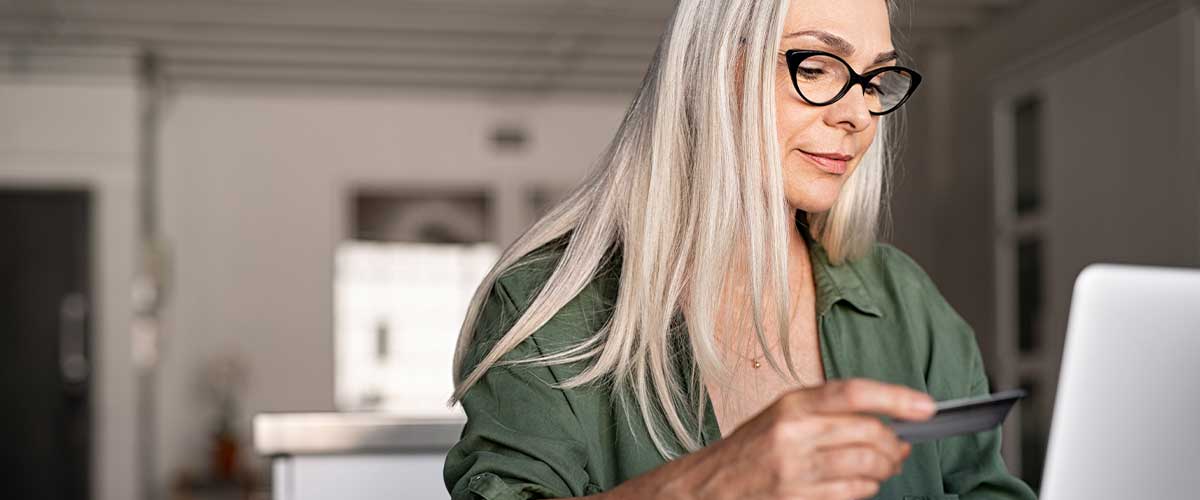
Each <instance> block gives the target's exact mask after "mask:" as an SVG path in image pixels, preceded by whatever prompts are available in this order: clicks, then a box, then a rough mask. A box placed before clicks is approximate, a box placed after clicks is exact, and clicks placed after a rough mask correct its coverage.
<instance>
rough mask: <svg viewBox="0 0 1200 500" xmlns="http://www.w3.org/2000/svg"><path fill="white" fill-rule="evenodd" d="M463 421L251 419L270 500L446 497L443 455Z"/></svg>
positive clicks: (321, 416)
mask: <svg viewBox="0 0 1200 500" xmlns="http://www.w3.org/2000/svg"><path fill="white" fill-rule="evenodd" d="M464 423H465V420H449V419H419V418H411V417H400V416H395V415H387V414H381V413H275V414H260V415H256V416H255V417H254V448H255V450H256V451H257V452H258V453H259V454H261V455H264V456H268V457H271V470H272V490H273V491H272V493H273V497H274V498H275V499H276V500H316V499H327V498H336V499H339V500H340V499H345V500H375V499H379V500H383V499H389V500H394V499H396V498H420V499H448V498H449V494H447V493H446V487H445V484H444V483H443V481H442V465H443V464H444V463H445V460H446V452H447V451H449V450H450V447H452V446H453V445H454V443H456V442H458V438H459V436H460V434H461V433H462V427H463V424H464Z"/></svg>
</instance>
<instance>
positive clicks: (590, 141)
mask: <svg viewBox="0 0 1200 500" xmlns="http://www.w3.org/2000/svg"><path fill="white" fill-rule="evenodd" d="M627 103H628V98H627V97H623V96H622V97H612V98H583V99H582V100H581V98H579V97H575V98H571V99H569V100H568V99H566V98H563V99H555V98H549V99H541V100H513V99H507V100H503V99H500V98H493V97H488V96H463V95H433V94H419V93H418V94H414V93H384V92H373V93H357V94H356V93H351V92H348V91H341V92H333V91H302V90H287V89H243V90H235V89H222V88H215V87H204V88H200V87H182V88H179V89H176V90H175V91H174V92H173V94H172V97H171V98H170V102H169V103H168V104H167V106H166V112H165V118H164V120H163V130H162V136H161V137H162V154H163V172H162V182H163V192H162V197H163V206H164V218H163V225H164V232H165V233H166V238H167V240H168V242H169V244H170V246H171V247H172V249H173V253H174V268H173V269H174V273H175V276H174V278H173V283H172V292H171V296H170V298H169V302H168V310H167V313H166V325H167V327H166V328H167V336H168V337H167V341H166V342H167V345H166V353H165V360H164V363H165V367H164V373H163V379H162V383H161V387H160V390H161V397H160V401H159V405H160V409H159V411H160V415H161V422H162V423H161V425H162V427H161V432H162V435H163V440H162V441H161V443H160V456H161V457H162V459H163V465H162V469H161V470H162V471H163V473H164V474H166V473H168V472H169V471H173V470H175V469H176V468H177V467H179V466H190V467H199V466H201V465H202V463H197V461H198V460H202V459H203V457H204V455H203V453H204V439H205V436H206V432H207V429H208V427H207V425H208V421H207V420H206V419H207V418H209V415H208V414H206V413H205V410H204V408H203V407H202V406H200V403H199V402H198V400H197V398H196V396H195V395H196V390H195V386H196V385H197V377H198V376H199V373H200V371H201V369H202V366H203V364H204V363H205V362H206V360H208V359H210V357H212V356H214V355H221V354H225V353H231V352H232V353H236V354H237V355H238V356H241V357H242V358H243V361H245V362H246V363H247V364H248V365H249V367H250V370H251V373H250V377H249V379H250V382H249V389H248V393H247V395H246V398H245V407H244V408H242V414H243V422H248V419H249V417H250V416H251V415H253V414H255V413H258V412H265V411H323V410H333V409H334V381H333V374H334V366H333V360H334V342H333V332H332V327H333V323H334V319H333V317H332V311H333V300H334V297H333V274H332V273H333V264H334V246H335V244H336V243H337V242H338V241H339V240H341V239H342V238H343V237H344V236H345V235H346V234H348V232H349V228H348V225H347V217H348V215H349V214H348V213H347V207H346V206H345V205H344V201H345V200H344V198H343V197H344V196H345V195H346V194H347V193H348V192H349V190H350V189H351V188H352V187H355V186H372V187H381V186H382V187H387V186H395V187H436V188H441V187H455V186H466V187H484V188H488V189H490V190H491V191H492V192H493V193H494V196H495V198H494V199H495V202H496V204H497V205H496V208H497V213H498V216H497V220H496V221H495V222H496V224H497V227H498V229H499V231H498V232H499V234H500V237H501V240H502V241H500V243H501V244H507V243H508V241H510V240H511V238H513V237H515V236H516V235H517V234H518V233H519V231H520V230H521V229H523V227H524V226H525V224H527V223H528V219H527V216H528V214H527V210H526V206H525V200H524V193H523V192H522V191H521V190H522V189H523V186H524V185H525V184H526V183H546V184H549V185H550V186H555V187H558V186H569V185H572V184H573V183H574V182H576V181H578V180H579V179H580V178H581V177H582V175H583V174H584V173H585V171H586V170H587V169H588V168H589V167H590V165H591V162H592V161H593V160H594V159H595V158H596V156H597V155H598V154H599V152H600V151H601V149H602V148H603V146H604V145H605V144H606V143H607V141H608V140H609V139H610V138H611V136H612V134H613V132H614V131H615V127H616V125H617V124H618V122H619V119H620V117H621V116H622V114H623V113H624V109H625V107H626V105H627ZM510 122H515V123H520V124H522V125H524V126H525V127H527V129H528V131H529V136H530V143H529V147H528V149H527V150H526V151H524V152H521V153H515V154H510V153H498V152H495V151H493V150H492V149H491V146H490V144H489V140H488V137H489V134H490V131H491V127H493V126H495V125H497V124H500V123H510ZM455 333H456V332H447V334H448V335H454V334H455ZM164 479H165V478H164Z"/></svg>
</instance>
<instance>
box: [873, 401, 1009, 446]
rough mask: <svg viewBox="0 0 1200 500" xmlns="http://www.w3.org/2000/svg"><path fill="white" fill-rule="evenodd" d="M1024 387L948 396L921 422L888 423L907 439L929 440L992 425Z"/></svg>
mask: <svg viewBox="0 0 1200 500" xmlns="http://www.w3.org/2000/svg"><path fill="white" fill-rule="evenodd" d="M1023 397H1025V390H1024V389H1012V390H1008V391H1001V392H996V393H992V394H988V395H986V396H972V397H968V398H959V399H950V400H946V401H939V402H938V403H937V413H935V414H934V415H933V417H932V418H930V419H929V420H926V421H923V422H913V421H906V420H893V421H891V422H887V424H888V425H889V426H890V427H891V428H892V430H893V431H895V432H896V436H897V437H899V438H900V439H901V440H903V441H907V442H909V443H920V442H924V441H932V440H935V439H941V438H945V437H950V436H958V435H961V434H970V433H973V432H981V431H986V430H990V429H993V428H995V427H996V426H998V425H1000V424H1001V423H1002V422H1004V418H1005V417H1007V416H1008V411H1009V410H1010V409H1012V406H1013V404H1015V403H1016V402H1017V400H1019V399H1021V398H1023Z"/></svg>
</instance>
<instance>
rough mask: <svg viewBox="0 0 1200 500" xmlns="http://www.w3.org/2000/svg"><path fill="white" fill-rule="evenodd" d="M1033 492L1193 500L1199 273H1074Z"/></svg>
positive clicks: (1198, 464) (1132, 269)
mask: <svg viewBox="0 0 1200 500" xmlns="http://www.w3.org/2000/svg"><path fill="white" fill-rule="evenodd" d="M1040 496H1041V498H1042V499H1043V500H1069V499H1106V498H1122V499H1124V498H1139V499H1140V498H1147V499H1149V498H1153V499H1174V498H1180V499H1183V498H1187V499H1195V498H1200V270H1189V269H1171V268H1160V267H1139V266H1123V265H1111V264H1098V265H1092V266H1088V267H1087V268H1086V269H1084V270H1083V272H1082V273H1080V275H1079V277H1078V278H1077V279H1076V281H1075V291H1074V295H1073V298H1072V300H1071V315H1070V320H1069V324H1068V326H1067V339H1066V346H1065V349H1064V351H1063V364H1062V371H1061V375H1060V377H1059V384H1058V395H1057V397H1056V398H1055V401H1054V418H1053V421H1052V422H1051V429H1050V443H1049V447H1048V448H1047V453H1046V467H1045V470H1044V471H1043V476H1042V491H1041V495H1040Z"/></svg>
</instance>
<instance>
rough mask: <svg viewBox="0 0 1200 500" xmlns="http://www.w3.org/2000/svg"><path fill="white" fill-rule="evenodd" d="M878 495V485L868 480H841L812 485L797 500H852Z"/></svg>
mask: <svg viewBox="0 0 1200 500" xmlns="http://www.w3.org/2000/svg"><path fill="white" fill-rule="evenodd" d="M876 493H879V483H878V482H876V481H871V480H869V479H842V480H835V481H823V482H819V483H814V484H812V485H810V486H809V487H808V488H806V489H805V492H804V493H803V494H802V496H800V497H799V498H797V500H811V499H821V500H854V499H858V498H869V497H871V496H873V495H875V494H876Z"/></svg>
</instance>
